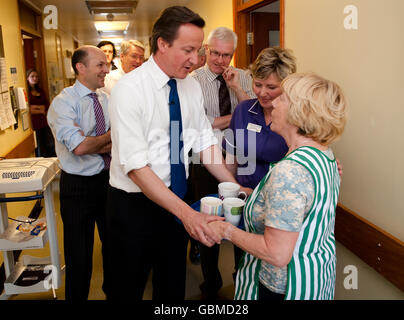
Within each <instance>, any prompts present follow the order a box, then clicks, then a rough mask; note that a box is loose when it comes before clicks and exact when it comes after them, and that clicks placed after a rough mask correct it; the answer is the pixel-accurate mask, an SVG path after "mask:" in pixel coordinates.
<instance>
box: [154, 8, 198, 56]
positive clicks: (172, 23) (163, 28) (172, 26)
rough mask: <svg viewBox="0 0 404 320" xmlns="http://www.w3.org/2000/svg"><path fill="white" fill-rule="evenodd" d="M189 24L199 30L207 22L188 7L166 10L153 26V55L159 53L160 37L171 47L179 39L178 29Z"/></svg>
mask: <svg viewBox="0 0 404 320" xmlns="http://www.w3.org/2000/svg"><path fill="white" fill-rule="evenodd" d="M187 23H191V24H193V25H195V26H197V27H199V28H203V27H204V26H205V21H204V20H203V19H202V18H201V17H200V16H199V14H197V13H195V12H193V11H192V10H190V9H188V8H187V7H181V6H173V7H168V8H166V9H164V10H163V11H162V12H161V13H160V16H159V17H158V18H157V20H156V22H155V23H154V25H153V30H152V35H151V37H150V48H151V52H152V53H153V54H154V53H156V52H157V50H158V45H157V40H158V39H159V38H160V37H161V38H163V39H164V40H165V41H167V42H168V43H169V44H170V45H171V44H172V43H173V42H174V40H175V39H177V37H178V34H177V33H178V29H179V28H180V27H181V26H182V25H184V24H187Z"/></svg>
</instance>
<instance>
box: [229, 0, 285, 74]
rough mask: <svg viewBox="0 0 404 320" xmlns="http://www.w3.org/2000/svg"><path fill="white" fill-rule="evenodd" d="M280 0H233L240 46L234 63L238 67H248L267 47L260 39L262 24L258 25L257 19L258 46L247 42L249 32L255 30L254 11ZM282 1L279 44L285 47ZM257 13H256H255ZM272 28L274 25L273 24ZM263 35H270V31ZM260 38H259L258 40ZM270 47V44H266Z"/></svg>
mask: <svg viewBox="0 0 404 320" xmlns="http://www.w3.org/2000/svg"><path fill="white" fill-rule="evenodd" d="M276 1H278V0H248V1H246V0H233V23H234V27H233V28H234V31H235V32H236V33H237V35H238V39H239V40H238V46H237V50H236V53H235V57H234V64H235V66H236V67H238V68H248V66H249V65H250V64H251V63H252V62H253V61H254V59H255V57H256V55H257V54H258V53H259V52H260V49H261V50H262V49H263V48H265V45H264V44H263V42H261V40H260V36H261V33H260V32H258V31H259V30H260V28H261V27H260V26H259V27H258V24H257V21H256V22H255V26H256V28H255V29H256V30H257V32H256V35H255V37H257V36H258V38H256V41H255V42H256V47H255V48H253V46H252V45H250V44H248V43H247V33H249V32H253V26H252V25H253V19H252V14H253V13H252V12H253V11H256V10H257V9H259V8H262V7H264V6H266V5H268V4H271V3H274V2H276ZM279 1H280V13H279V14H278V15H279V22H278V25H279V45H280V47H282V48H283V47H284V41H285V40H284V15H285V1H286V0H279ZM254 14H255V13H254ZM257 17H258V16H257ZM271 28H272V26H271ZM262 34H263V36H265V37H268V38H269V36H268V33H267V32H265V33H262ZM257 39H258V40H257ZM266 47H268V44H266Z"/></svg>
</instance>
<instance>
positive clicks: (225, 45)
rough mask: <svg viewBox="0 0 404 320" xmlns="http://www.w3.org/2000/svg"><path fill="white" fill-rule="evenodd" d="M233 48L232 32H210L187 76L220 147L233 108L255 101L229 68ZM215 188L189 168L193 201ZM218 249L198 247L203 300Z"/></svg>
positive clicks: (215, 280) (212, 282)
mask: <svg viewBox="0 0 404 320" xmlns="http://www.w3.org/2000/svg"><path fill="white" fill-rule="evenodd" d="M236 48H237V35H236V34H235V33H234V32H233V31H232V30H230V29H228V28H225V27H219V28H216V29H214V30H213V31H212V32H211V33H210V34H209V36H208V40H207V45H206V58H207V59H206V65H205V66H204V67H202V68H199V69H197V70H195V71H194V72H193V73H192V74H191V75H192V76H193V77H194V78H195V79H196V80H198V82H199V83H200V85H201V87H202V93H203V97H204V108H205V112H206V115H207V117H208V119H209V121H210V123H211V124H212V127H213V129H214V133H215V136H216V137H217V138H218V141H219V144H220V145H221V141H222V139H223V130H225V129H226V128H227V127H228V126H229V124H230V121H231V116H232V113H233V111H234V109H235V108H236V106H237V105H238V104H239V103H240V102H241V101H244V100H248V99H252V98H255V95H254V93H253V91H252V85H251V77H250V76H249V75H248V74H247V73H246V72H245V71H244V70H241V69H237V68H234V67H232V66H230V62H231V60H232V58H233V54H234V52H235V50H236ZM194 160H195V159H194ZM196 162H198V161H196ZM217 185H218V181H217V180H216V179H215V178H214V177H213V176H212V175H211V174H210V173H209V172H208V171H207V170H206V169H205V168H204V166H203V165H200V164H195V163H194V164H193V166H192V168H191V188H192V191H193V192H192V193H193V197H194V200H195V201H197V200H199V199H200V198H202V197H204V196H206V195H207V194H216V193H217V192H218V191H217ZM219 248H220V247H219V245H215V246H213V247H212V248H208V247H206V246H204V245H202V244H201V245H200V256H201V267H202V273H203V276H204V283H202V285H201V291H202V295H203V297H204V298H207V299H215V298H216V296H217V292H218V291H219V289H220V288H221V286H222V278H221V275H220V272H219V269H218V256H219ZM194 250H195V247H193V246H191V251H190V256H191V257H192V256H195V253H194ZM239 254H240V251H239V249H238V250H237V249H235V261H237V260H238V258H239V257H238V256H239ZM236 265H237V263H236Z"/></svg>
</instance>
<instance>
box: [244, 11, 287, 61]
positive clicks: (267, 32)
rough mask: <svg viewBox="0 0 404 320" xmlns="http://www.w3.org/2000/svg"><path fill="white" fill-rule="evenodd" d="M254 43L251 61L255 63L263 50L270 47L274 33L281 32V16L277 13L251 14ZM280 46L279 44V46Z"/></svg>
mask: <svg viewBox="0 0 404 320" xmlns="http://www.w3.org/2000/svg"><path fill="white" fill-rule="evenodd" d="M251 22H252V26H251V27H252V32H253V34H254V43H253V44H252V48H251V50H252V51H251V60H252V61H254V60H255V59H256V58H257V56H258V54H259V53H260V52H261V50H263V49H265V48H268V47H269V46H270V42H271V44H272V41H270V37H271V36H272V34H273V33H272V31H279V30H280V24H279V23H280V15H279V13H276V12H253V13H252V14H251ZM278 45H279V44H278Z"/></svg>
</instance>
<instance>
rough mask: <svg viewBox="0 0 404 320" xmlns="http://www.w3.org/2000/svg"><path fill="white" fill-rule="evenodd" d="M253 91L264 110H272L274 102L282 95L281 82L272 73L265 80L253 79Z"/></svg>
mask: <svg viewBox="0 0 404 320" xmlns="http://www.w3.org/2000/svg"><path fill="white" fill-rule="evenodd" d="M253 91H254V93H255V95H256V96H257V98H258V101H259V103H260V104H261V106H262V108H264V109H271V108H272V107H273V106H272V102H273V101H274V100H275V99H276V98H277V97H279V96H280V95H281V94H282V89H281V82H280V81H279V79H278V77H277V76H276V75H275V74H274V73H271V74H270V75H269V77H268V78H266V79H265V80H262V79H258V78H255V77H254V78H253Z"/></svg>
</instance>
